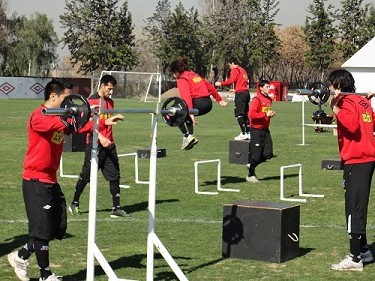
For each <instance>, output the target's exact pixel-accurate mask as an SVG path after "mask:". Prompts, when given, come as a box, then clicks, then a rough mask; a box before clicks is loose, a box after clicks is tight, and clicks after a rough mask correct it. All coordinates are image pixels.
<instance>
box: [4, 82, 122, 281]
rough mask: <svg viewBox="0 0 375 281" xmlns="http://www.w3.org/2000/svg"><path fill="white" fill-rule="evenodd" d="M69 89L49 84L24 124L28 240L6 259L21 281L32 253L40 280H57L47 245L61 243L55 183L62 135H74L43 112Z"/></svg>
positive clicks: (62, 217) (62, 206)
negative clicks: (51, 242) (41, 102)
mask: <svg viewBox="0 0 375 281" xmlns="http://www.w3.org/2000/svg"><path fill="white" fill-rule="evenodd" d="M70 94H71V89H69V87H67V86H64V84H63V83H62V82H60V81H57V80H52V81H51V82H49V83H48V84H47V85H46V87H45V91H44V99H45V103H44V105H41V106H39V107H37V108H36V109H35V110H34V111H33V112H32V113H31V115H30V118H29V120H28V122H27V132H28V140H29V141H28V146H27V151H26V157H25V160H24V162H23V174H22V192H23V198H24V202H25V207H26V214H27V218H28V221H29V224H28V225H29V236H30V240H29V241H28V242H27V243H26V244H25V245H24V246H23V247H22V248H21V249H20V250H18V251H14V252H12V253H10V254H9V255H8V261H9V263H10V265H11V266H12V267H13V268H14V271H15V273H16V274H17V277H18V278H19V279H20V280H22V281H28V280H30V278H29V276H28V272H27V270H28V265H29V261H28V258H29V257H30V256H31V254H32V253H34V252H35V255H36V259H37V263H38V266H39V268H40V275H41V277H40V279H39V280H47V281H59V280H61V279H60V278H58V277H57V276H56V275H55V274H53V273H52V272H51V269H50V267H49V241H51V240H53V239H55V238H56V239H59V240H61V239H62V238H63V236H64V235H65V232H66V228H67V217H66V201H65V196H64V194H63V193H62V191H61V188H60V185H59V183H58V182H57V177H56V172H57V169H58V167H59V163H60V157H61V154H62V150H63V144H64V134H68V133H76V131H75V130H73V128H72V126H71V125H70V124H69V122H63V121H62V120H61V118H60V116H54V115H45V114H43V113H42V110H43V109H46V108H59V107H60V105H61V103H62V101H63V100H64V98H65V97H67V96H68V95H70ZM121 117H122V118H123V116H122V115H121V116H120V115H119V116H117V117H114V118H112V119H109V120H106V121H105V122H104V121H102V122H100V127H101V128H104V127H105V126H106V125H114V124H116V123H115V121H116V120H118V119H121ZM92 129H93V122H92V121H89V122H88V123H86V124H85V125H84V126H83V127H82V128H81V129H79V131H78V132H79V133H84V132H90V131H92Z"/></svg>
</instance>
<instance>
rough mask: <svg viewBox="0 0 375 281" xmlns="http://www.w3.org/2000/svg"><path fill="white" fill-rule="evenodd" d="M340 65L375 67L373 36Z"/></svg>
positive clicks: (374, 41)
mask: <svg viewBox="0 0 375 281" xmlns="http://www.w3.org/2000/svg"><path fill="white" fill-rule="evenodd" d="M341 67H343V68H348V67H366V68H367V67H372V68H375V37H374V38H372V39H371V40H370V41H369V42H367V44H366V45H364V46H363V47H362V48H361V49H360V50H359V51H357V52H356V53H355V54H354V55H353V56H352V57H351V58H349V59H348V60H347V61H346V62H344V63H343V64H342V65H341Z"/></svg>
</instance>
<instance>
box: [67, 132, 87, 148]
mask: <svg viewBox="0 0 375 281" xmlns="http://www.w3.org/2000/svg"><path fill="white" fill-rule="evenodd" d="M86 135H87V134H86V133H84V134H71V135H65V137H64V146H63V151H64V152H82V151H85V148H86Z"/></svg>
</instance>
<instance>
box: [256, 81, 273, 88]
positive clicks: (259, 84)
mask: <svg viewBox="0 0 375 281" xmlns="http://www.w3.org/2000/svg"><path fill="white" fill-rule="evenodd" d="M269 83H270V81H269V80H266V79H260V80H259V82H258V87H259V88H261V87H263V86H264V85H266V84H269Z"/></svg>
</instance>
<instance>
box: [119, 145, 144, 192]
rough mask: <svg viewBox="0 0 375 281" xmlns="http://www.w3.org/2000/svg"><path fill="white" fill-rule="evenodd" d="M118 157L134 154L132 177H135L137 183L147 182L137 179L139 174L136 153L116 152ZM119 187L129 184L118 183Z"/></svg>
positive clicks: (126, 186) (125, 186)
mask: <svg viewBox="0 0 375 281" xmlns="http://www.w3.org/2000/svg"><path fill="white" fill-rule="evenodd" d="M117 156H118V157H127V156H134V178H135V183H137V184H148V183H149V182H148V181H141V180H139V174H138V153H136V152H133V153H124V154H118V155H117ZM120 187H122V188H129V187H130V186H129V185H126V184H120Z"/></svg>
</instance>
